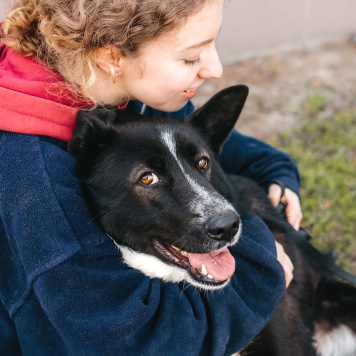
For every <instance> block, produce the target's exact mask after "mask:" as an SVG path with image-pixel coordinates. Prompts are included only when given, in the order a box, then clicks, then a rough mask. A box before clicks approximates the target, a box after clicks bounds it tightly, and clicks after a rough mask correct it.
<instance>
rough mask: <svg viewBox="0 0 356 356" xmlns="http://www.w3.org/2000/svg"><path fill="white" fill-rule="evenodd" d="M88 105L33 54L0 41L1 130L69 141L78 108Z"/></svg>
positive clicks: (88, 103)
mask: <svg viewBox="0 0 356 356" xmlns="http://www.w3.org/2000/svg"><path fill="white" fill-rule="evenodd" d="M89 105H92V103H90V102H83V101H82V100H78V99H77V98H76V97H75V94H73V93H72V92H70V91H69V90H68V89H66V87H65V84H64V81H63V78H62V77H61V76H60V75H59V74H57V73H56V72H54V71H51V70H49V69H47V68H46V67H44V66H43V65H42V64H40V63H39V62H38V61H37V60H36V58H34V57H23V56H21V55H19V54H18V53H17V52H15V51H14V50H13V49H11V48H9V47H7V46H4V45H3V44H0V130H4V131H10V132H17V133H24V134H34V135H45V136H50V137H54V138H57V139H60V140H62V141H69V140H70V138H71V136H72V132H73V128H74V125H75V120H76V116H77V113H78V110H79V109H81V108H84V107H86V106H89Z"/></svg>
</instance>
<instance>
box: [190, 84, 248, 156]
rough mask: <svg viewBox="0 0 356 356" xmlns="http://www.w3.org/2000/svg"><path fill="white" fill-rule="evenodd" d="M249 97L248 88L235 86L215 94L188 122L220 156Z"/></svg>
mask: <svg viewBox="0 0 356 356" xmlns="http://www.w3.org/2000/svg"><path fill="white" fill-rule="evenodd" d="M247 95H248V87H247V86H245V85H235V86H232V87H229V88H226V89H224V90H221V91H220V92H218V93H217V94H215V95H214V96H213V97H212V98H211V99H210V100H209V101H208V102H207V103H206V104H205V105H204V106H202V107H201V108H200V109H198V110H197V111H195V112H194V113H193V114H192V116H191V117H189V118H188V119H187V122H188V123H189V124H190V125H192V126H193V127H194V128H195V129H197V130H198V131H199V132H200V134H201V135H202V136H203V137H204V139H205V140H206V141H207V142H208V143H209V145H210V147H211V149H212V150H213V152H214V153H216V154H218V153H219V152H220V150H221V147H222V145H223V144H224V142H225V140H226V139H227V138H228V136H229V135H230V133H231V131H232V130H233V128H234V126H235V124H236V122H237V119H238V118H239V116H240V113H241V111H242V108H243V107H244V104H245V101H246V98H247Z"/></svg>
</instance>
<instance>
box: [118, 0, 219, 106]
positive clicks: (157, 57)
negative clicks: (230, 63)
mask: <svg viewBox="0 0 356 356" xmlns="http://www.w3.org/2000/svg"><path fill="white" fill-rule="evenodd" d="M222 10H223V0H213V1H208V2H207V4H206V5H205V6H204V8H203V9H202V10H201V11H200V12H198V13H196V14H194V15H192V16H190V17H189V18H188V21H187V23H186V24H185V25H184V26H182V27H181V28H179V29H178V30H175V31H172V32H169V33H167V34H163V35H161V36H160V37H158V38H157V39H155V40H152V41H151V42H149V43H147V44H146V45H145V46H144V47H143V48H142V49H141V50H140V54H139V56H138V57H137V58H135V59H129V58H125V60H124V61H125V65H124V67H123V74H122V76H121V77H120V82H121V83H120V84H122V88H123V90H124V91H125V92H126V94H127V96H128V97H129V98H130V100H139V101H142V102H143V103H145V104H146V105H148V106H150V107H153V108H155V109H158V110H163V111H177V110H179V109H181V108H182V107H183V106H184V105H185V104H186V102H187V100H189V99H192V98H193V97H194V96H195V94H196V92H197V89H198V88H199V87H200V86H201V85H202V84H203V82H204V80H205V79H207V78H219V77H221V75H222V72H223V69H222V65H221V63H220V60H219V57H218V54H217V52H216V48H215V40H216V36H217V34H218V32H219V29H220V26H221V21H222Z"/></svg>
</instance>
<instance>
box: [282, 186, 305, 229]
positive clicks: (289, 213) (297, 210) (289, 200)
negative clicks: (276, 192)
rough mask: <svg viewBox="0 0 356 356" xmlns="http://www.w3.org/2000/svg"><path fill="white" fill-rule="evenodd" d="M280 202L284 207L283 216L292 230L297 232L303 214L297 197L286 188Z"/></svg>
mask: <svg viewBox="0 0 356 356" xmlns="http://www.w3.org/2000/svg"><path fill="white" fill-rule="evenodd" d="M281 202H282V203H283V204H285V205H286V210H285V215H286V218H287V221H288V222H289V223H290V224H291V225H292V226H293V228H294V229H296V230H299V228H300V223H301V221H302V218H303V214H302V211H301V206H300V201H299V197H298V195H297V194H296V193H294V192H293V191H292V190H290V189H288V188H287V189H286V190H285V194H284V196H283V197H282V199H281Z"/></svg>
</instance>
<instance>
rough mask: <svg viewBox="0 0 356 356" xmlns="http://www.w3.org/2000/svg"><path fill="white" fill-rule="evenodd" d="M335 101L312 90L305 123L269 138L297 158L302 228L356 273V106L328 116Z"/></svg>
mask: <svg viewBox="0 0 356 356" xmlns="http://www.w3.org/2000/svg"><path fill="white" fill-rule="evenodd" d="M330 100H332V98H331V96H330V95H328V94H323V93H319V92H314V93H310V94H309V95H308V96H307V99H306V103H305V105H304V108H302V109H300V112H299V114H300V116H301V118H302V119H301V125H300V126H299V127H298V128H296V129H294V130H293V131H291V132H287V133H283V134H280V135H278V136H277V137H274V138H273V139H271V140H270V141H269V142H270V144H272V145H273V146H275V147H278V148H279V149H281V150H283V151H284V152H287V153H289V154H291V155H292V156H293V157H294V158H295V160H296V161H297V164H298V167H299V171H300V174H301V186H302V188H301V199H302V210H303V215H304V217H303V227H305V228H306V229H307V230H308V231H309V232H310V233H311V235H312V236H313V238H312V243H313V245H314V246H316V247H317V248H319V249H320V250H322V251H328V250H331V249H334V250H336V251H337V253H338V264H339V265H340V266H342V267H343V268H345V269H346V270H348V271H349V272H352V273H354V274H356V109H353V108H350V109H348V108H346V109H343V110H342V111H340V112H338V113H337V114H336V115H334V116H333V117H332V118H327V117H326V115H324V112H323V109H324V107H325V106H326V105H327V104H328V102H329V101H330Z"/></svg>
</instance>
